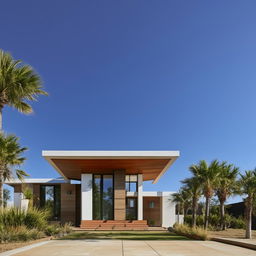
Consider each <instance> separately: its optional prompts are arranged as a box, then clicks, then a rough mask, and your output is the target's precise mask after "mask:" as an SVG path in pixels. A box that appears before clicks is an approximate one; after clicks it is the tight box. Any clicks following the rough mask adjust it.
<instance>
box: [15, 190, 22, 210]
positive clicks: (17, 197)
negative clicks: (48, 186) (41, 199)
mask: <svg viewBox="0 0 256 256" xmlns="http://www.w3.org/2000/svg"><path fill="white" fill-rule="evenodd" d="M21 199H23V193H14V194H13V205H14V207H18V208H20V207H21Z"/></svg>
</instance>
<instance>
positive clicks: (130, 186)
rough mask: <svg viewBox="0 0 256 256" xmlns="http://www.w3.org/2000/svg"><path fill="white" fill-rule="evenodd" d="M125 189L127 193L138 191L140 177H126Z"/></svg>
mask: <svg viewBox="0 0 256 256" xmlns="http://www.w3.org/2000/svg"><path fill="white" fill-rule="evenodd" d="M125 189H126V191H127V192H137V191H138V175H126V176H125Z"/></svg>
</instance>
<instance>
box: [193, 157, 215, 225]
mask: <svg viewBox="0 0 256 256" xmlns="http://www.w3.org/2000/svg"><path fill="white" fill-rule="evenodd" d="M189 170H190V171H191V173H192V174H193V176H194V177H195V178H196V179H198V182H199V183H201V184H202V191H203V195H204V197H205V220H204V228H205V229H207V228H208V223H209V212H210V200H211V198H212V196H213V194H214V189H215V186H216V181H217V179H218V176H219V173H220V172H219V162H218V161H217V160H213V161H212V162H211V163H210V165H208V164H207V162H206V161H205V160H201V161H200V162H199V163H198V164H197V165H191V166H190V167H189Z"/></svg>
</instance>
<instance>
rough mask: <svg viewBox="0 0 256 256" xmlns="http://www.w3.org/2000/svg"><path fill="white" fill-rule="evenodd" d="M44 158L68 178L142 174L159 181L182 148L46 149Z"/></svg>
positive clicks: (144, 178)
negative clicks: (118, 149) (93, 175)
mask: <svg viewBox="0 0 256 256" xmlns="http://www.w3.org/2000/svg"><path fill="white" fill-rule="evenodd" d="M42 155H43V157H44V158H45V159H46V160H47V161H48V162H49V163H50V164H51V165H52V166H53V167H54V168H55V169H56V170H57V171H58V172H59V173H60V174H61V175H62V176H63V177H64V178H65V179H74V180H80V179H81V174H82V173H95V174H97V173H98V174H100V173H111V172H112V171H113V170H118V169H125V170H126V174H139V173H141V174H143V180H153V183H156V182H157V181H158V180H159V178H160V177H161V176H162V175H163V174H164V173H165V172H166V171H167V170H168V169H169V167H170V166H171V165H172V164H173V163H174V161H175V160H176V159H177V158H178V157H179V151H43V152H42Z"/></svg>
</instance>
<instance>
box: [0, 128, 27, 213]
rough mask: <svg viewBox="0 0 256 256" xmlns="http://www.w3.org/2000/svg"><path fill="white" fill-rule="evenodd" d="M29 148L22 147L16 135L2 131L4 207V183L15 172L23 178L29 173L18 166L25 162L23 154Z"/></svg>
mask: <svg viewBox="0 0 256 256" xmlns="http://www.w3.org/2000/svg"><path fill="white" fill-rule="evenodd" d="M26 150H27V148H25V147H21V146H20V144H19V139H18V138H17V137H16V136H14V135H7V136H6V135H4V134H3V133H0V207H1V208H2V207H3V183H4V181H5V180H6V179H7V180H9V179H10V178H12V177H13V175H14V173H15V174H16V176H17V177H18V179H20V180H22V179H23V177H24V176H28V174H27V173H26V172H25V171H23V170H20V169H19V168H18V167H19V166H20V165H21V164H23V163H24V161H25V158H24V157H22V154H23V153H24V152H25V151H26Z"/></svg>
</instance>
